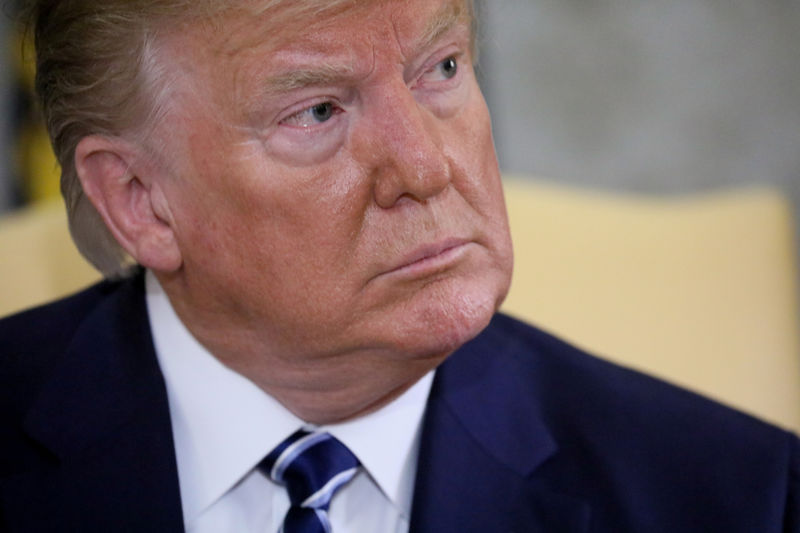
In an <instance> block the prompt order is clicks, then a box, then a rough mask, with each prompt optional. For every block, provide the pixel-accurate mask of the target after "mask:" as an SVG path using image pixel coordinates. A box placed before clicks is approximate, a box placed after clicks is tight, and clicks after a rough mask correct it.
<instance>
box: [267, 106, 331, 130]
mask: <svg viewBox="0 0 800 533" xmlns="http://www.w3.org/2000/svg"><path fill="white" fill-rule="evenodd" d="M336 111H337V107H336V106H335V105H334V104H333V102H322V103H319V104H316V105H313V106H311V107H308V108H306V109H303V110H302V111H299V112H297V113H295V114H294V115H292V116H290V117H287V118H285V119H283V120H282V121H281V122H282V123H283V124H286V125H289V126H295V127H300V128H309V127H311V126H314V125H316V124H322V123H324V122H327V121H329V120H330V119H331V118H332V117H333V115H335V114H336Z"/></svg>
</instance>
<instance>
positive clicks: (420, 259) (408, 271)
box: [383, 238, 471, 277]
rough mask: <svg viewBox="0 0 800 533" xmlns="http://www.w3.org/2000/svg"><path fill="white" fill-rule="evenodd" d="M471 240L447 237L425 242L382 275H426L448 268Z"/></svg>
mask: <svg viewBox="0 0 800 533" xmlns="http://www.w3.org/2000/svg"><path fill="white" fill-rule="evenodd" d="M470 243H471V241H469V240H466V239H457V238H449V239H444V240H441V241H439V242H436V243H431V244H425V245H423V246H420V247H418V248H416V249H414V250H413V251H412V252H410V253H408V254H407V255H405V256H404V257H403V258H402V259H401V260H400V261H398V262H397V264H396V266H394V267H390V268H388V269H387V270H385V271H384V272H383V275H389V274H399V275H408V276H411V277H416V276H423V275H428V274H431V273H435V272H436V271H439V270H442V269H444V268H448V267H449V266H450V265H451V264H452V263H453V262H454V261H456V260H457V259H458V258H459V257H460V256H461V255H462V254H463V253H464V252H465V251H466V248H467V246H468V245H469V244H470Z"/></svg>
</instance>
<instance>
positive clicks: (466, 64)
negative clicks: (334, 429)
mask: <svg viewBox="0 0 800 533" xmlns="http://www.w3.org/2000/svg"><path fill="white" fill-rule="evenodd" d="M459 5H460V4H459V0H434V1H431V0H410V1H399V0H389V1H373V2H360V3H358V5H357V7H352V8H348V9H347V10H345V11H342V12H338V13H331V14H327V15H324V16H317V17H309V19H307V20H302V21H299V22H298V21H296V20H295V21H293V22H290V21H281V20H280V17H279V16H276V15H275V14H270V13H268V14H264V15H261V16H260V17H257V18H255V19H254V18H253V17H252V16H245V15H244V14H236V13H230V14H228V15H226V16H225V17H223V18H222V19H221V20H217V21H215V23H214V26H208V25H205V26H204V25H195V26H190V27H187V28H182V29H181V30H180V31H176V32H174V33H173V34H171V35H170V36H169V37H168V38H167V39H166V40H165V42H164V53H165V57H166V58H167V59H166V60H167V61H169V62H170V68H171V69H173V71H174V72H177V73H179V75H177V76H175V79H176V82H175V84H174V85H173V87H172V89H171V93H172V110H171V113H170V115H169V117H168V120H166V121H165V124H164V126H163V127H160V128H158V129H157V130H156V132H155V134H154V136H153V137H152V139H153V140H155V142H154V143H153V144H154V145H155V146H149V147H146V146H139V145H136V144H135V143H133V142H130V141H124V140H121V139H120V140H117V139H105V138H87V139H84V141H82V143H81V145H79V149H78V151H77V152H76V162H77V167H78V171H79V175H80V176H81V179H82V182H83V183H84V188H85V190H86V191H87V194H88V195H89V197H90V198H91V199H92V201H93V202H94V203H95V205H96V206H97V207H98V210H99V211H100V212H101V214H102V215H103V216H104V218H105V219H106V222H107V223H108V224H109V226H110V227H111V229H112V232H113V233H114V234H115V236H117V238H118V240H120V242H121V243H122V244H123V246H124V247H125V248H126V249H127V250H128V252H129V253H131V254H132V255H133V256H134V257H135V258H136V259H137V260H139V262H140V263H142V264H143V265H145V266H147V267H149V268H151V269H153V271H154V272H155V273H156V275H157V277H158V279H159V281H160V282H161V284H162V285H163V287H164V289H165V290H166V292H167V294H168V296H169V298H170V301H171V302H172V304H173V306H174V307H175V309H176V311H177V313H178V315H179V316H180V318H181V319H182V321H183V322H184V323H185V324H186V326H187V327H188V328H189V330H190V331H191V332H192V334H193V335H194V336H195V337H196V338H197V339H198V340H199V341H200V342H201V343H202V344H203V345H205V346H206V347H207V348H208V349H209V350H210V351H211V353H213V354H214V355H215V356H216V357H218V358H219V359H220V360H221V361H223V362H224V363H225V364H226V365H228V366H229V367H231V368H232V369H234V370H235V371H237V372H239V373H241V374H243V375H244V376H246V377H248V378H249V379H250V380H252V381H253V382H254V383H256V384H257V385H258V386H259V387H261V388H262V389H263V390H264V391H266V392H267V393H269V394H270V395H272V396H273V397H275V398H276V399H277V400H278V401H280V402H281V403H282V404H283V405H285V406H286V407H287V408H288V409H290V410H291V411H292V412H294V413H295V414H297V415H298V416H300V417H301V418H303V419H305V420H307V421H310V422H314V423H318V424H324V423H331V422H336V421H342V420H346V419H349V418H353V417H355V416H358V415H360V414H363V413H365V412H368V411H371V410H374V409H376V408H379V407H380V406H382V405H385V404H386V403H387V402H389V401H391V400H392V399H393V398H395V397H396V396H397V395H398V394H400V393H401V392H402V391H404V390H406V389H407V388H408V387H410V386H411V385H412V384H413V383H414V382H416V381H417V380H418V379H419V378H420V377H421V376H423V375H424V374H425V373H427V372H428V371H429V370H431V369H432V368H434V367H436V366H437V365H438V364H440V363H441V362H442V361H443V360H444V359H445V358H446V357H447V356H448V355H449V354H450V353H452V351H453V350H455V349H456V348H458V347H459V346H460V345H462V344H463V343H464V342H466V341H468V340H469V339H471V338H472V337H474V336H475V335H477V334H478V333H479V332H480V331H481V330H482V329H483V328H484V327H485V326H486V325H487V323H488V322H489V320H490V318H491V316H492V315H493V313H494V312H495V311H496V309H497V307H498V306H499V305H500V303H501V302H502V300H503V298H504V297H505V294H506V292H507V290H508V285H509V282H510V276H511V265H512V252H511V243H510V238H509V233H508V226H507V218H506V212H505V206H504V201H503V196H502V189H501V185H500V177H499V171H498V168H497V160H496V156H495V151H494V146H493V142H492V137H491V127H490V122H489V115H488V111H487V109H486V105H485V102H484V99H483V96H482V95H481V92H480V89H479V88H478V85H477V82H476V80H475V76H474V72H473V69H472V56H471V47H470V41H471V34H470V21H469V20H467V19H466V18H465V17H464V16H461V17H455V18H454V17H453V16H452V15H453V13H454V12H456V11H457V9H456V8H457V7H458V6H459ZM448 14H449V16H448ZM278 15H279V13H278ZM278 21H280V24H279V23H278ZM436 21H439V22H442V21H444V22H446V24H445V26H446V28H445V29H444V31H434V32H431V31H430V30H431V29H432V28H434V29H435V27H437V24H435V22H436ZM438 26H441V24H439V25H438ZM439 29H440V30H441V28H439ZM432 35H433V39H431V38H430V37H431V36H432ZM453 61H455V63H454V62H453ZM454 67H455V68H454ZM298 71H300V72H302V73H303V75H298V74H297V73H298Z"/></svg>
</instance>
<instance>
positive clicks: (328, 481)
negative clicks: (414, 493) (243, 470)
mask: <svg viewBox="0 0 800 533" xmlns="http://www.w3.org/2000/svg"><path fill="white" fill-rule="evenodd" d="M359 464H360V463H359V462H358V459H356V456H355V455H353V454H352V452H350V450H348V449H347V447H346V446H345V445H344V444H342V443H341V442H339V441H338V440H336V439H335V438H334V437H333V436H331V435H330V434H329V433H324V432H323V433H320V432H314V433H310V432H308V431H305V430H302V429H301V430H298V431H296V432H295V433H293V434H292V435H291V436H290V437H289V438H287V439H286V440H285V441H283V442H282V443H280V444H279V445H278V446H277V447H276V448H275V449H274V450H272V451H271V452H270V454H269V455H268V456H266V457H265V458H264V460H263V461H261V463H260V464H259V465H258V467H259V468H260V469H261V471H262V472H264V473H265V474H267V475H268V476H269V477H270V478H271V479H272V480H273V481H275V482H276V483H280V484H281V485H286V490H287V491H288V492H289V500H290V501H291V504H292V505H291V507H290V508H289V512H287V513H286V518H284V520H283V527H282V528H281V530H280V531H281V532H282V533H330V531H331V525H330V521H329V520H328V507H329V506H330V503H331V498H332V497H333V494H334V493H335V492H336V491H337V490H338V489H339V487H341V486H342V485H344V484H345V483H347V482H348V481H350V480H351V479H353V476H355V475H356V472H357V471H358V467H359Z"/></svg>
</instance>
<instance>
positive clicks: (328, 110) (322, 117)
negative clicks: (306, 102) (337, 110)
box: [311, 102, 333, 122]
mask: <svg viewBox="0 0 800 533" xmlns="http://www.w3.org/2000/svg"><path fill="white" fill-rule="evenodd" d="M311 112H312V114H313V115H314V119H315V120H318V121H319V122H325V121H326V120H328V119H329V118H331V115H333V106H332V105H331V104H330V103H328V102H325V103H324V104H318V105H315V106H314V107H313V108H312V109H311Z"/></svg>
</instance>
